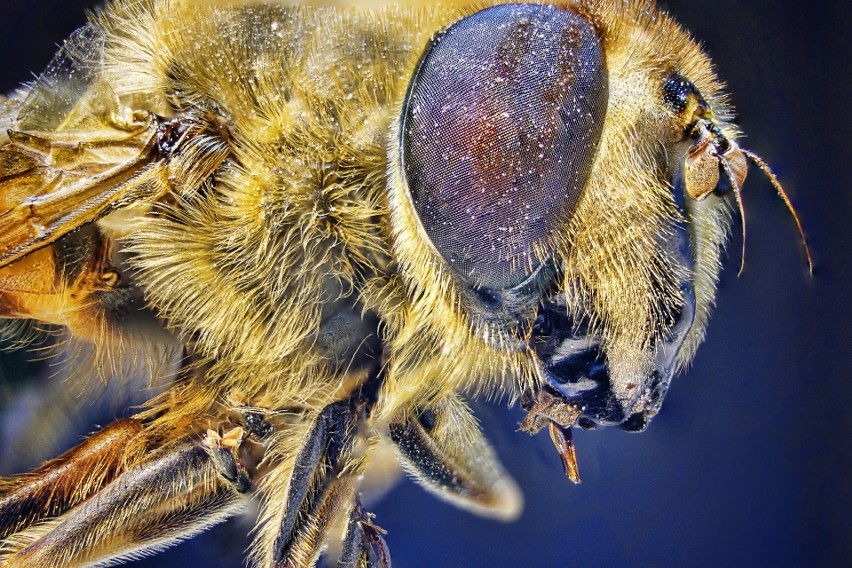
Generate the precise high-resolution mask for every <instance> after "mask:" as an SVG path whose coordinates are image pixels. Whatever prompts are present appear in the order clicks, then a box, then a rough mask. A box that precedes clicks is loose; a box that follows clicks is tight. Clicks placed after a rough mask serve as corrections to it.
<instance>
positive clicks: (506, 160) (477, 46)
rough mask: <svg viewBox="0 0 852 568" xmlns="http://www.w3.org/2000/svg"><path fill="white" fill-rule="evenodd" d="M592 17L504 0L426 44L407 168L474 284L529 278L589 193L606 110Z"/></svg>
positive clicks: (428, 217) (410, 112)
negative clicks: (587, 188) (555, 234)
mask: <svg viewBox="0 0 852 568" xmlns="http://www.w3.org/2000/svg"><path fill="white" fill-rule="evenodd" d="M606 100H607V78H606V69H605V61H604V54H603V50H602V47H601V43H600V40H599V38H598V36H597V35H596V33H595V30H594V28H593V27H592V25H591V24H590V23H589V22H588V21H586V20H585V19H583V18H582V17H581V16H578V15H577V14H573V13H570V12H567V11H565V10H561V9H559V8H555V7H552V6H533V5H519V4H515V5H503V6H495V7H493V8H487V9H485V10H482V11H480V12H477V13H476V14H473V15H472V16H469V17H467V18H464V19H462V20H460V21H459V22H457V23H455V24H453V25H452V26H451V27H450V28H448V29H447V30H446V31H445V32H444V33H442V34H441V35H439V36H438V37H436V38H435V39H434V40H433V42H432V44H431V45H430V46H429V47H428V48H427V49H426V52H425V54H424V55H423V57H422V59H421V61H420V64H419V66H418V67H417V70H416V71H415V74H414V76H413V78H412V81H411V84H410V86H409V92H408V97H407V100H406V104H405V107H404V109H403V115H402V128H401V140H400V144H401V153H402V170H403V172H402V173H403V175H404V176H405V180H406V182H407V186H408V191H409V194H410V197H411V200H412V203H413V205H414V209H415V210H416V212H417V215H418V217H419V218H420V222H421V223H422V226H423V228H424V230H425V232H426V234H427V235H428V237H429V239H430V240H431V241H432V244H433V245H434V246H435V248H436V249H437V250H438V252H439V253H440V254H441V256H442V257H443V258H444V260H445V261H446V262H447V263H448V264H449V265H450V266H451V267H452V268H453V270H454V271H455V272H456V273H457V274H458V275H459V276H460V277H461V278H462V279H463V280H464V281H465V282H466V283H468V284H470V285H472V286H475V287H479V288H488V289H494V290H501V289H508V288H512V287H514V286H517V285H518V284H520V283H522V282H523V281H524V280H526V279H527V278H528V277H529V276H530V275H531V274H532V273H533V272H534V271H535V270H536V269H537V268H538V266H539V264H540V262H541V261H542V260H543V258H544V257H545V256H546V254H547V253H546V252H545V249H546V248H547V245H548V238H549V237H550V236H551V235H552V234H553V232H554V229H555V228H556V227H559V226H564V225H565V224H566V223H567V222H568V221H569V220H570V217H571V215H572V214H573V211H574V209H575V207H576V204H577V202H578V201H579V199H580V197H581V196H582V192H583V188H584V186H585V184H586V180H587V178H588V175H589V171H590V169H591V165H592V163H593V160H594V156H595V151H596V148H597V146H598V143H599V141H600V135H601V128H602V126H603V120H604V116H605V113H606Z"/></svg>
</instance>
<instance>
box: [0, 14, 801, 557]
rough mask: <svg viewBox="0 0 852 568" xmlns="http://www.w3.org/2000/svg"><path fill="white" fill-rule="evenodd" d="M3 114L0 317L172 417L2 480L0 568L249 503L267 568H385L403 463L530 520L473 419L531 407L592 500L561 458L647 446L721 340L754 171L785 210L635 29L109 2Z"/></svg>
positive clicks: (162, 536)
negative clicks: (612, 435) (369, 506)
mask: <svg viewBox="0 0 852 568" xmlns="http://www.w3.org/2000/svg"><path fill="white" fill-rule="evenodd" d="M0 111H2V112H0V125H2V128H3V132H2V133H0V144H2V146H0V203H2V207H0V317H3V318H7V319H9V320H10V321H18V320H33V321H37V322H40V323H41V324H43V325H49V326H53V327H54V328H57V329H62V330H64V331H63V333H66V334H67V335H68V337H69V338H71V340H73V341H74V342H76V344H78V345H82V346H85V347H86V349H87V353H89V354H90V356H87V357H84V358H76V357H68V358H66V359H65V360H64V364H65V365H67V366H69V367H72V368H74V370H73V371H69V372H79V373H82V374H93V375H96V376H97V377H98V378H101V379H103V380H106V381H121V380H122V379H126V378H127V377H126V376H124V375H128V374H132V371H131V370H130V369H131V368H133V369H135V368H136V367H140V368H142V369H143V372H142V374H143V375H145V376H146V377H148V378H149V379H150V381H151V382H152V383H154V384H157V385H160V386H161V387H162V388H161V392H160V393H158V394H156V395H154V396H153V397H152V398H151V399H150V400H149V401H148V402H147V403H146V404H145V405H144V408H143V409H142V410H141V411H140V412H138V413H137V414H135V415H134V416H132V417H130V418H125V419H121V420H119V421H117V422H115V423H113V424H111V425H109V426H107V427H105V428H104V429H102V430H100V431H98V432H96V433H95V434H93V435H92V436H91V437H90V438H88V439H87V440H85V441H84V442H83V443H81V444H80V445H78V446H77V447H75V448H73V449H71V450H69V451H68V452H67V453H65V454H63V455H62V456H60V457H58V458H55V459H54V460H51V461H48V462H47V463H45V464H44V465H42V466H41V467H39V468H38V469H36V470H35V471H33V472H32V473H29V474H24V475H20V476H16V477H11V478H8V479H4V480H2V481H0V539H2V545H0V566H85V565H100V564H108V563H115V562H119V561H121V560H125V559H129V558H134V557H137V556H139V555H143V554H147V553H151V552H153V551H157V550H160V549H162V548H164V547H166V546H168V545H170V544H173V543H176V542H178V541H180V540H183V539H186V538H188V537H190V536H192V535H194V534H196V533H198V532H200V531H202V530H204V529H206V528H208V527H210V526H212V525H213V524H216V523H218V522H221V521H222V520H224V519H226V518H228V517H230V516H233V515H237V514H240V513H241V512H242V511H243V510H244V509H245V508H246V503H247V502H248V501H249V500H250V499H252V498H253V499H256V500H257V502H258V503H259V513H258V520H257V529H256V533H255V537H254V542H253V545H252V548H251V551H250V556H251V561H252V562H253V563H254V564H255V565H259V566H276V567H277V566H282V567H283V566H287V567H298V566H313V565H315V564H316V563H317V562H318V561H319V559H320V557H321V555H322V553H323V551H324V549H325V547H326V544H327V543H328V542H329V541H330V540H336V539H337V538H338V536H340V537H341V539H340V541H339V543H338V548H339V550H338V551H337V556H338V565H339V566H345V567H349V566H390V552H389V547H388V545H387V543H386V540H385V537H384V533H383V531H382V530H381V528H380V527H379V526H378V525H377V524H376V522H375V519H374V517H373V515H371V514H370V513H369V512H368V511H367V510H366V509H365V506H364V504H363V503H362V501H361V497H360V491H361V488H362V484H364V483H367V482H368V480H369V479H370V477H371V470H370V469H369V466H370V462H371V459H373V458H374V457H375V456H376V455H377V454H379V453H380V452H381V451H383V448H391V449H392V451H393V452H394V455H395V456H396V458H397V459H398V460H399V462H400V463H401V465H402V467H403V469H404V470H405V471H406V472H407V473H409V474H410V475H411V476H412V477H413V478H414V479H415V480H416V481H417V482H418V483H420V484H421V485H422V486H423V487H424V488H425V489H427V490H428V491H430V492H432V493H434V494H435V495H437V496H438V497H440V498H442V499H445V500H448V501H450V502H451V503H453V504H455V505H458V506H459V507H462V508H465V509H467V510H470V511H472V512H474V513H478V514H481V515H485V516H489V517H493V518H498V519H503V520H510V519H514V518H516V517H517V516H518V514H519V513H520V510H521V507H522V497H521V493H520V489H519V488H518V486H517V484H516V483H515V481H514V480H513V479H512V478H511V477H510V476H509V474H508V473H507V472H506V470H505V469H504V467H503V466H502V465H501V464H500V462H499V460H498V459H497V457H496V454H495V452H494V451H493V449H492V448H491V446H490V444H489V443H488V441H487V440H486V438H485V436H484V435H483V433H482V432H481V431H480V429H479V427H478V425H477V422H476V420H475V418H474V416H473V414H472V412H471V410H470V408H469V406H468V403H467V399H468V398H476V397H503V398H505V399H507V400H508V401H510V402H512V403H519V404H520V405H521V406H522V408H523V409H524V411H525V412H526V416H525V418H524V420H523V422H522V423H521V429H522V430H525V431H527V432H530V433H533V434H534V433H538V432H540V431H541V430H544V429H546V430H547V431H548V433H549V435H550V437H551V439H552V440H553V443H554V446H555V448H556V450H557V452H558V454H559V456H560V458H561V460H562V463H563V466H564V469H565V472H566V474H567V476H568V477H569V478H570V479H571V480H572V481H574V482H579V481H580V470H579V467H578V464H577V458H576V452H575V447H574V443H573V438H572V429H573V428H574V427H575V426H576V427H579V428H583V429H594V428H597V427H602V426H617V427H619V428H622V429H624V430H627V431H641V430H644V429H645V428H646V427H647V426H648V424H649V422H650V421H651V419H652V418H653V417H654V416H655V415H656V414H657V413H658V412H659V409H660V407H661V404H662V402H663V399H664V398H665V395H666V392H667V390H668V388H669V385H670V382H671V380H672V378H673V376H674V375H675V374H677V373H678V372H680V371H682V370H684V369H685V368H686V367H687V366H688V364H689V362H690V361H691V360H692V358H693V356H694V354H695V351H696V349H697V348H698V346H699V344H700V343H701V342H702V340H703V337H704V333H705V329H706V326H707V321H708V318H709V315H710V312H711V310H712V307H713V304H714V297H715V290H716V284H717V281H718V277H719V272H720V270H721V262H720V258H721V254H722V252H723V249H724V246H725V243H726V241H727V239H728V236H729V233H730V232H731V227H732V208H731V203H732V201H733V202H735V203H736V204H738V205H739V208H740V210H742V202H741V200H740V199H739V194H740V190H741V188H742V186H743V183H744V181H745V177H746V170H747V167H748V162H749V161H752V162H754V163H755V164H757V165H758V166H759V167H760V169H761V170H763V171H764V172H765V173H766V174H767V175H768V176H769V177H770V179H771V180H772V181H773V183H774V184H775V185H776V187H777V189H778V190H779V192H780V193H781V194H782V197H785V199H786V196H784V193H783V190H782V189H781V187H780V184H778V183H777V180H776V179H775V178H774V176H773V174H772V173H771V170H770V169H769V168H768V166H766V165H765V163H764V162H763V161H762V160H761V159H760V158H759V157H758V156H757V155H755V154H754V153H752V152H750V151H749V150H746V149H744V148H742V147H741V146H740V145H739V144H738V142H737V139H738V138H739V137H740V132H739V131H738V130H737V128H736V127H735V126H734V125H733V123H732V117H733V111H732V109H731V107H730V105H729V103H728V98H727V96H726V94H725V92H724V90H723V88H722V85H721V83H720V81H719V79H718V78H717V77H716V75H715V73H714V71H713V68H712V65H711V62H710V60H709V58H708V57H707V55H706V54H705V53H704V52H703V51H702V50H701V48H700V47H699V46H698V45H697V44H696V43H695V42H694V41H693V40H692V39H691V38H690V37H689V36H688V34H687V33H686V32H685V31H684V30H683V29H682V28H681V27H680V26H679V25H678V24H677V23H676V22H675V21H674V20H673V19H672V18H671V17H670V16H668V15H667V14H665V13H664V12H662V11H659V10H658V9H657V8H656V7H655V6H654V5H653V4H652V3H650V2H646V1H638V2H632V3H628V2H621V1H615V0H585V1H577V2H561V3H560V2H553V3H544V4H495V3H485V4H483V3H477V4H475V5H467V4H461V3H460V4H448V5H441V6H432V5H429V6H415V5H405V6H397V5H376V6H371V7H334V8H332V7H304V6H293V5H289V4H287V3H284V2H274V1H270V0H266V1H264V0H240V1H229V0H214V1H204V0H116V1H113V2H112V3H110V4H108V5H107V6H106V7H105V8H103V9H101V10H99V11H97V12H95V13H94V14H93V15H92V16H91V17H90V21H89V23H88V24H87V25H86V26H85V27H83V28H81V29H80V30H78V31H77V32H75V33H74V34H73V35H72V36H71V37H70V38H69V39H68V40H67V41H66V42H65V44H64V45H63V46H62V48H61V50H60V51H59V53H58V54H57V55H56V57H55V58H54V60H53V61H52V62H51V63H50V65H49V66H48V68H47V69H46V70H45V72H44V73H43V74H42V75H41V76H40V77H39V78H38V80H37V81H36V82H35V83H33V84H31V85H25V86H23V87H21V88H20V89H19V90H18V91H16V92H14V93H13V94H11V95H10V96H9V97H8V98H5V99H3V100H2V103H0ZM787 204H788V205H789V201H787ZM797 221H798V220H797ZM116 362H117V363H116Z"/></svg>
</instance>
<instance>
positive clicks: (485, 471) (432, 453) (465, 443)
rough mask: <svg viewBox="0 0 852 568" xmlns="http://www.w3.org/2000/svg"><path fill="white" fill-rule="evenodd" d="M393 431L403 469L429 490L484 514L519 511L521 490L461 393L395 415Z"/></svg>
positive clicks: (505, 515)
mask: <svg viewBox="0 0 852 568" xmlns="http://www.w3.org/2000/svg"><path fill="white" fill-rule="evenodd" d="M389 430H390V437H391V440H392V441H393V442H394V444H395V446H396V449H397V453H398V454H399V458H400V461H401V462H402V465H403V468H404V469H405V470H406V471H407V472H408V473H409V474H410V475H412V476H413V477H414V479H415V480H416V481H417V482H418V483H419V484H420V485H422V486H423V487H424V488H425V489H426V490H428V491H430V492H432V493H434V494H435V495H436V496H438V497H440V498H441V499H446V500H447V501H450V502H451V503H453V504H454V505H457V506H459V507H462V508H464V509H467V510H469V511H471V512H474V513H477V514H480V515H484V516H488V517H493V518H497V519H501V520H512V519H515V518H517V516H518V515H519V514H520V512H521V508H522V506H523V496H522V495H521V492H520V489H519V488H518V486H517V484H516V483H515V481H514V480H513V479H512V478H511V477H510V476H509V474H508V473H507V472H506V470H505V469H504V468H503V466H502V464H501V463H500V462H499V460H498V459H497V456H496V455H495V453H494V450H493V449H492V448H491V445H490V444H489V443H488V441H487V440H486V439H485V437H484V436H483V435H482V432H481V431H480V429H479V426H478V425H477V423H476V419H475V418H474V417H473V414H472V413H471V411H470V409H469V408H468V406H467V405H466V404H465V403H464V402H463V401H462V400H461V399H460V398H459V397H458V396H456V395H450V396H447V397H445V398H444V399H442V400H441V401H439V402H437V403H436V404H434V405H433V406H431V407H429V408H423V409H420V410H419V412H418V413H417V414H416V415H415V416H410V415H406V416H403V417H401V418H399V419H398V420H394V421H392V422H391V424H390V425H389Z"/></svg>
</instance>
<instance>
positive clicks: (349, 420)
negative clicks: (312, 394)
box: [270, 401, 365, 568]
mask: <svg viewBox="0 0 852 568" xmlns="http://www.w3.org/2000/svg"><path fill="white" fill-rule="evenodd" d="M357 425H358V418H357V416H356V413H355V411H354V410H353V409H352V407H351V404H350V402H348V401H346V402H338V403H334V404H330V405H329V406H327V407H325V409H323V410H322V411H321V412H320V413H319V415H318V416H317V418H316V420H315V421H314V423H313V425H312V427H311V430H310V432H309V434H308V436H307V437H306V438H305V441H304V442H303V444H302V447H301V449H300V450H299V452H298V454H297V456H296V460H295V462H294V466H293V472H292V474H291V476H290V483H289V487H288V490H287V497H286V500H285V507H284V511H283V514H281V516H280V519H279V521H278V527H277V534H276V536H275V540H274V544H273V546H272V557H271V562H270V564H271V565H272V566H274V567H276V568H279V567H281V568H283V567H287V568H296V567H307V566H313V565H314V564H315V563H316V561H317V559H318V558H319V555H320V552H321V551H322V547H323V545H324V544H325V541H326V539H327V538H328V535H329V532H330V531H331V530H332V529H333V528H334V523H335V521H336V520H337V519H338V518H340V516H341V515H342V514H343V512H344V511H345V510H346V509H347V507H348V506H350V503H351V502H352V498H353V495H354V493H355V491H356V489H357V483H358V477H359V476H360V474H361V472H362V471H363V467H364V465H365V461H364V459H363V458H362V457H359V456H357V455H355V452H353V450H354V448H355V442H356V440H355V434H356V429H357Z"/></svg>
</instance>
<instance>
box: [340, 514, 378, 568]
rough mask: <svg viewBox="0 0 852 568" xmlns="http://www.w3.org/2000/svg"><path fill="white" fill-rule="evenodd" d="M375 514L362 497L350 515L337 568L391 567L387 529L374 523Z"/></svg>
mask: <svg viewBox="0 0 852 568" xmlns="http://www.w3.org/2000/svg"><path fill="white" fill-rule="evenodd" d="M373 518H374V515H373V514H372V513H368V512H367V511H365V510H364V507H363V506H362V505H361V501H360V499H356V500H355V506H354V507H353V508H352V512H351V513H350V515H349V524H348V526H347V529H346V537H345V538H344V541H343V552H342V553H341V555H340V558H339V560H338V562H337V568H354V567H356V566H364V565H365V566H367V567H368V568H391V556H390V549H389V548H388V544H387V542H386V541H385V538H384V535H385V533H386V531H385V530H384V529H383V528H381V527H379V526H378V525H376V524H375V523H373Z"/></svg>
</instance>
